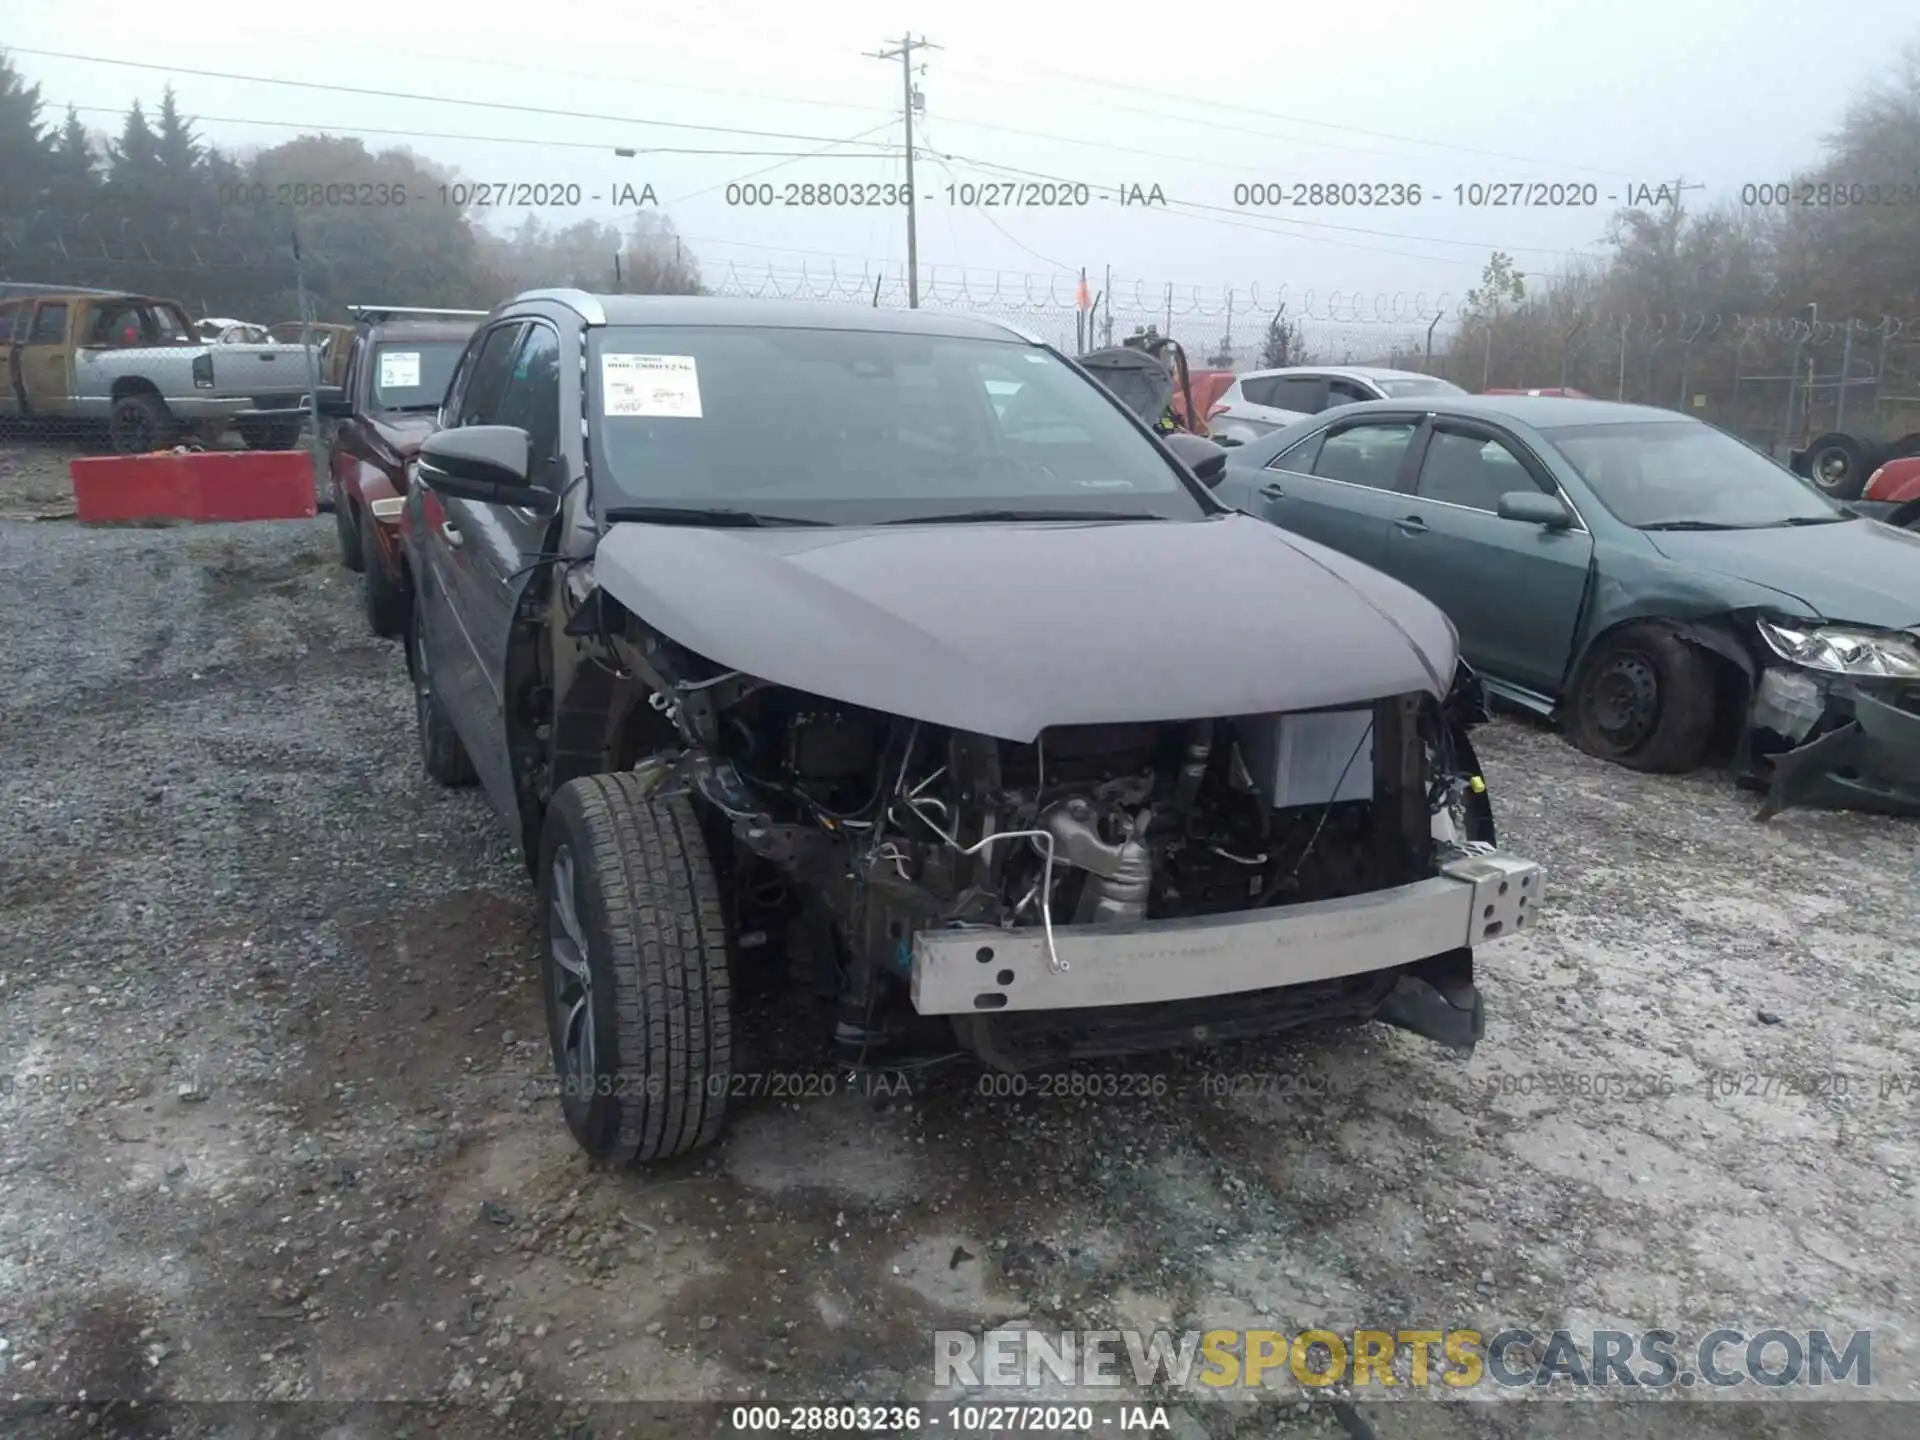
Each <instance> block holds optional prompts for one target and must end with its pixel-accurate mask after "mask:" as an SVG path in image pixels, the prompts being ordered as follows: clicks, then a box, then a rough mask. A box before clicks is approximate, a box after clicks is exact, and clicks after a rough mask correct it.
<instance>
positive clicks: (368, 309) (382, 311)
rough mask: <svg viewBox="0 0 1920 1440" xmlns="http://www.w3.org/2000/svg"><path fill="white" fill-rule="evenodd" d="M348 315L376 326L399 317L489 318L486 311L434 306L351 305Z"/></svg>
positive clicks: (348, 307)
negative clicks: (450, 316) (447, 316)
mask: <svg viewBox="0 0 1920 1440" xmlns="http://www.w3.org/2000/svg"><path fill="white" fill-rule="evenodd" d="M347 313H348V314H349V315H352V316H354V317H355V318H356V319H360V320H367V321H371V322H373V323H374V324H378V323H379V322H380V321H382V320H391V319H393V318H394V317H395V316H397V315H401V316H404V315H459V316H467V317H470V318H472V319H475V320H484V319H485V318H486V316H487V312H486V311H485V310H447V309H442V308H440V307H438V306H434V305H349V306H347Z"/></svg>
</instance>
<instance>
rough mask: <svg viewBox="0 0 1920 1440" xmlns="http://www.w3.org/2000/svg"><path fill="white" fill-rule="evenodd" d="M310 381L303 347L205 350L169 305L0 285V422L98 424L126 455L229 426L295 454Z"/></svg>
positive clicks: (114, 294) (104, 293) (260, 445)
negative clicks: (10, 419) (3, 419)
mask: <svg viewBox="0 0 1920 1440" xmlns="http://www.w3.org/2000/svg"><path fill="white" fill-rule="evenodd" d="M307 376H308V358H307V353H306V349H305V347H303V346H301V345H298V344H284V343H268V344H211V345H210V344H208V343H207V342H206V341H204V340H202V339H200V338H199V336H198V334H197V333H196V327H195V325H194V323H193V322H192V321H191V320H189V319H188V318H187V313H186V311H185V310H184V309H182V308H181V306H180V305H179V304H177V303H176V302H174V301H172V300H160V299H155V298H153V297H152V296H146V295H129V294H125V293H122V292H119V291H111V290H78V289H59V288H55V287H52V286H44V287H41V286H35V287H0V416H5V417H17V418H21V419H25V420H30V421H41V422H54V423H61V422H65V423H68V424H71V423H75V422H81V423H89V424H98V423H102V422H104V423H105V425H106V427H107V431H108V435H109V436H110V438H111V440H112V444H113V448H114V449H115V450H116V451H118V452H120V453H121V454H137V453H139V452H141V451H145V450H154V449H160V448H163V447H165V446H167V445H170V444H172V443H173V442H174V441H175V440H176V439H177V438H179V437H180V436H181V435H182V434H185V433H188V432H195V433H198V434H199V435H201V436H202V437H203V438H205V439H212V438H214V437H216V436H217V435H219V434H220V433H222V432H224V431H226V430H228V429H232V430H235V431H237V432H238V433H239V435H240V438H241V439H242V440H243V441H245V442H246V444H247V445H248V447H249V448H251V449H255V450H285V449H290V448H292V447H293V446H294V445H295V444H297V443H298V441H299V438H300V428H301V424H302V422H303V421H304V419H305V416H306V396H307V391H308V380H307Z"/></svg>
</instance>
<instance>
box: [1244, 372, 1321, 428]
mask: <svg viewBox="0 0 1920 1440" xmlns="http://www.w3.org/2000/svg"><path fill="white" fill-rule="evenodd" d="M1241 393H1242V394H1243V395H1245V396H1246V398H1247V401H1248V403H1249V404H1250V405H1251V406H1252V407H1253V408H1252V410H1251V411H1250V412H1245V413H1248V414H1249V418H1251V419H1255V420H1265V421H1269V422H1278V423H1280V424H1282V425H1286V424H1291V423H1292V422H1293V421H1295V420H1303V419H1305V418H1306V417H1307V416H1309V415H1318V414H1319V413H1320V412H1321V411H1322V410H1324V409H1326V408H1327V398H1328V397H1327V379H1326V377H1325V376H1324V375H1255V376H1250V377H1249V378H1247V379H1246V380H1244V381H1242V382H1241ZM1234 413H1235V414H1240V413H1243V412H1242V410H1241V407H1239V406H1237V405H1236V406H1235V407H1234Z"/></svg>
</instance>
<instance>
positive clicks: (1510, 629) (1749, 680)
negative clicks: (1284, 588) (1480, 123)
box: [1215, 396, 1920, 818]
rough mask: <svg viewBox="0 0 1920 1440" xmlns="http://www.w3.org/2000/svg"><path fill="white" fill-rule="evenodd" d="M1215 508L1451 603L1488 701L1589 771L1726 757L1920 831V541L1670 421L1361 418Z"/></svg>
mask: <svg viewBox="0 0 1920 1440" xmlns="http://www.w3.org/2000/svg"><path fill="white" fill-rule="evenodd" d="M1215 493H1216V494H1217V495H1218V496H1219V498H1220V499H1221V500H1223V501H1224V502H1226V503H1227V504H1229V505H1232V506H1234V507H1236V508H1238V509H1241V510H1245V511H1247V512H1249V513H1250V514H1254V515H1257V516H1260V517H1262V518H1264V519H1266V520H1268V521H1270V522H1271V523H1273V524H1274V525H1277V526H1279V527H1281V528H1282V529H1284V530H1288V531H1291V532H1292V533H1294V534H1296V535H1299V536H1302V537H1304V538H1306V539H1309V540H1314V541H1318V542H1320V543H1321V544H1324V545H1327V546H1329V547H1331V548H1332V549H1335V550H1338V551H1341V552H1343V553H1345V554H1347V555H1350V556H1352V557H1353V558H1354V559H1357V560H1360V561H1362V562H1364V563H1365V564H1367V565H1370V566H1372V567H1374V568H1375V569H1377V570H1381V571H1384V572H1385V573H1386V574H1388V575H1391V576H1393V577H1394V578H1395V579H1398V580H1400V581H1402V582H1404V583H1406V584H1407V585H1410V586H1412V587H1413V588H1414V589H1415V590H1418V591H1420V592H1421V593H1422V594H1423V595H1425V596H1426V597H1427V598H1428V599H1430V600H1432V601H1434V602H1435V603H1437V604H1438V605H1439V606H1440V608H1441V609H1442V610H1444V611H1445V612H1446V613H1447V615H1448V616H1449V617H1450V618H1451V619H1452V620H1453V623H1454V626H1455V628H1456V629H1457V630H1458V631H1459V636H1460V644H1461V650H1462V653H1463V655H1464V657H1465V659H1466V660H1467V662H1468V664H1470V665H1471V666H1472V667H1473V668H1474V669H1475V670H1476V671H1478V672H1479V674H1480V676H1481V679H1482V682H1483V683H1484V685H1485V688H1486V689H1487V691H1488V692H1490V693H1491V694H1492V695H1493V696H1495V697H1498V698H1500V699H1502V700H1505V701H1507V702H1508V703H1511V704H1514V705H1518V706H1521V707H1524V708H1525V709H1528V710H1531V711H1534V712H1536V713H1538V714H1540V715H1543V716H1546V717H1548V718H1550V719H1552V720H1554V721H1556V722H1558V723H1559V724H1560V725H1561V726H1562V727H1563V729H1564V730H1565V731H1566V733H1567V734H1568V735H1569V736H1570V737H1571V738H1572V740H1573V741H1574V742H1575V743H1576V744H1578V745H1579V746H1580V747H1581V748H1582V749H1584V750H1586V751H1588V752H1589V753H1590V754H1593V755H1597V756H1600V757H1601V758H1603V759H1606V760H1611V761H1615V762H1617V763H1619V764H1622V765H1627V766H1631V767H1632V768H1634V769H1637V770H1649V771H1665V772H1680V771H1686V770H1691V769H1694V768H1696V767H1698V766H1700V765H1702V764H1704V763H1706V762H1707V761H1708V759H1709V758H1710V757H1714V758H1721V759H1725V760H1726V761H1727V762H1728V763H1730V764H1731V765H1732V767H1733V769H1734V771H1735V773H1736V774H1737V775H1738V776H1739V777H1740V778H1741V779H1742V780H1743V781H1744V782H1746V783H1748V784H1750V785H1753V786H1755V787H1757V788H1764V789H1766V790H1767V792H1768V794H1767V799H1766V801H1765V803H1764V804H1763V806H1762V807H1761V810H1760V817H1761V818H1765V817H1767V816H1770V815H1772V814H1774V813H1776V812H1777V811H1779V810H1780V809H1782V808H1784V807H1786V806H1788V805H1798V804H1812V805H1847V806H1856V807H1860V808H1867V809H1876V810H1885V811H1892V812H1895V813H1906V814H1915V813H1920V534H1916V533H1914V532H1913V531H1910V530H1897V529H1894V528H1893V527H1891V526H1888V525H1884V524H1882V523H1880V522H1879V521H1877V520H1869V519H1865V518H1863V517H1861V516H1859V515H1857V514H1855V513H1854V512H1852V511H1850V510H1849V509H1847V507H1846V506H1845V505H1842V504H1838V503H1836V502H1834V501H1830V500H1828V499H1827V498H1825V497H1824V496H1822V495H1821V494H1819V493H1818V492H1817V491H1815V490H1814V489H1813V488H1812V487H1811V486H1810V485H1808V484H1806V483H1805V482H1804V481H1802V480H1801V479H1799V478H1798V477H1797V476H1795V475H1794V474H1792V473H1791V472H1790V471H1789V470H1787V469H1786V468H1785V467H1784V466H1782V465H1779V464H1776V463H1775V462H1774V461H1772V460H1769V459H1768V458H1767V457H1766V456H1764V455H1762V454H1761V453H1760V452H1758V451H1756V450H1754V449H1752V448H1751V447H1749V446H1747V445H1745V444H1744V443H1742V442H1741V441H1739V440H1736V439H1734V438H1733V437H1732V436H1730V435H1728V434H1726V433H1725V432H1724V431H1721V430H1717V429H1715V428H1714V427H1713V426H1711V425H1706V424H1703V423H1701V422H1700V421H1698V420H1694V419H1691V418H1689V417H1687V416H1684V415H1680V414H1677V413H1675V412H1673V411H1668V410H1658V409H1651V408H1648V407H1644V406H1637V405H1615V404H1610V403H1607V402H1605V401H1597V400H1585V399H1560V398H1551V397H1544V396H1543V397H1533V396H1497V397H1496V396H1439V397H1435V396H1420V397H1412V398H1410V399H1407V400H1399V401H1394V400H1382V401H1372V402H1368V403H1364V404H1356V405H1345V406H1341V407H1340V408H1338V409H1335V410H1328V411H1323V412H1322V413H1321V414H1319V415H1315V416H1312V417H1310V418H1308V419H1305V420H1301V421H1298V422H1296V423H1294V424H1292V425H1289V426H1287V427H1286V428H1284V429H1281V430H1278V431H1275V432H1274V433H1272V434H1270V435H1267V436H1263V437H1261V438H1260V439H1258V440H1255V441H1252V442H1250V443H1246V444H1241V445H1238V446H1235V447H1234V448H1232V449H1231V450H1229V451H1228V452H1227V463H1226V467H1225V471H1224V473H1223V475H1222V476H1221V478H1220V480H1219V481H1218V483H1217V484H1216V487H1215Z"/></svg>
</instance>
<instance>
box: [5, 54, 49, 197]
mask: <svg viewBox="0 0 1920 1440" xmlns="http://www.w3.org/2000/svg"><path fill="white" fill-rule="evenodd" d="M41 104H42V101H41V99H40V87H39V86H38V85H29V84H27V82H26V79H25V77H24V76H22V75H21V74H20V72H19V71H18V70H16V69H15V68H14V66H13V62H12V61H11V60H10V59H8V58H7V55H6V52H5V51H0V220H4V219H22V220H24V219H27V218H29V217H31V216H32V215H33V213H34V212H35V211H36V210H38V209H39V208H41V206H43V205H44V204H45V202H46V192H47V186H48V183H49V182H50V181H51V180H52V178H53V141H52V137H51V136H49V135H48V134H47V133H46V131H45V130H43V129H42V128H41V125H40V108H41Z"/></svg>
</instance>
